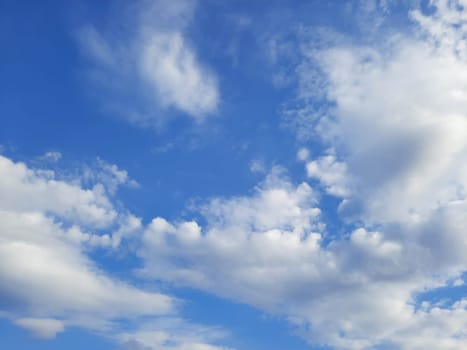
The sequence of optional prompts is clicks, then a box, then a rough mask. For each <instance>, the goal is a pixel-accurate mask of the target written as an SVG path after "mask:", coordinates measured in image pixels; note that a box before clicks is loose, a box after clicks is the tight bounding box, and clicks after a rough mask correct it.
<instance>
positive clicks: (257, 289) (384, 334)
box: [140, 1, 467, 350]
mask: <svg viewBox="0 0 467 350" xmlns="http://www.w3.org/2000/svg"><path fill="white" fill-rule="evenodd" d="M431 5H432V6H433V11H434V13H433V14H426V13H424V12H423V11H422V10H416V11H411V12H410V13H409V15H410V16H411V18H413V19H414V21H415V22H414V25H413V26H414V27H413V28H414V34H413V35H406V34H404V35H402V34H397V35H395V36H393V34H391V35H389V36H388V38H387V40H386V41H385V42H384V44H382V45H377V44H375V45H371V46H368V45H361V46H352V45H337V46H333V47H326V48H320V49H319V50H316V49H314V50H313V51H312V52H305V56H304V60H305V63H303V64H302V65H301V66H300V72H302V71H303V70H306V64H307V63H306V60H308V59H309V58H310V57H312V64H316V62H318V63H319V64H320V69H321V70H322V73H323V74H324V76H323V79H324V80H325V82H324V83H323V84H322V86H323V87H324V88H325V90H324V92H325V96H324V98H325V99H326V101H327V102H328V105H329V106H331V108H329V109H328V110H326V111H324V112H323V110H322V109H321V110H318V111H316V110H315V109H314V106H313V105H312V104H307V103H306V104H305V106H304V109H303V110H302V111H301V112H303V113H314V116H313V118H308V119H306V120H307V121H312V123H311V124H310V125H308V128H313V129H314V131H315V133H316V134H318V135H320V136H321V141H322V143H323V144H324V145H325V147H332V148H333V149H334V153H330V154H323V155H321V156H318V157H311V156H310V155H309V154H305V152H301V155H300V156H299V158H300V159H301V160H302V161H305V162H306V170H307V174H308V175H309V176H310V177H311V178H313V179H316V180H318V181H319V183H320V184H321V185H322V188H323V190H324V191H326V192H328V193H329V194H332V195H336V196H338V197H344V199H343V200H342V202H341V205H340V207H339V213H338V214H340V215H342V217H344V218H346V219H347V220H348V221H347V222H349V225H348V226H347V227H344V228H343V229H344V230H345V232H344V234H342V235H338V237H337V238H336V236H335V235H333V232H329V231H328V230H327V229H326V225H325V215H322V216H321V214H320V213H321V211H320V209H319V206H320V204H319V188H318V189H315V190H313V189H312V188H311V187H310V186H309V185H308V184H306V183H302V184H299V185H294V184H293V183H292V182H290V181H289V180H288V179H287V178H286V177H284V176H283V174H282V175H277V173H274V172H273V174H272V175H270V176H269V177H268V178H267V180H266V181H265V183H263V184H261V185H259V186H258V187H257V188H256V189H255V192H254V193H253V194H252V195H251V196H245V197H234V198H231V199H222V198H219V199H214V200H212V201H211V202H210V203H209V204H208V205H206V206H205V207H203V208H201V209H200V212H201V213H202V214H203V215H204V217H203V221H202V222H204V224H203V225H201V224H200V222H201V221H200V222H195V221H189V222H185V221H181V222H168V221H166V220H165V219H163V218H156V219H154V220H153V222H152V223H151V224H150V225H149V226H148V227H147V229H146V232H145V234H144V238H143V242H144V246H143V247H142V248H141V249H140V256H141V257H142V258H143V259H144V260H145V262H146V264H145V267H144V269H143V270H142V271H141V274H142V275H143V276H146V277H148V278H156V279H162V280H166V281H170V282H173V283H176V284H178V285H189V286H192V287H196V288H201V289H204V290H207V291H210V292H213V293H216V294H218V295H221V296H224V297H228V298H230V299H232V300H236V301H240V302H244V303H248V304H250V305H253V306H255V307H258V308H260V309H262V310H266V311H268V312H271V313H275V314H280V315H283V316H285V317H287V318H288V319H289V320H290V322H292V323H293V324H296V325H297V327H300V332H301V333H302V334H303V336H304V337H306V338H307V339H308V340H309V341H310V342H312V343H315V344H324V345H327V346H330V347H332V348H336V349H356V350H361V349H375V348H384V349H386V348H388V349H393V348H394V349H426V348H436V349H443V350H444V349H459V348H463V347H466V346H467V334H466V333H465V329H466V327H467V323H466V321H467V310H466V301H465V299H455V298H454V299H453V300H450V301H448V302H445V303H438V302H437V301H436V298H435V299H428V300H427V299H424V292H426V291H433V290H435V289H436V288H440V287H443V288H449V286H451V284H452V281H453V280H457V279H458V278H459V276H460V275H461V274H462V273H463V272H465V271H466V270H467V259H466V256H467V255H466V254H465V252H466V251H467V245H466V241H465V239H464V231H465V227H466V225H467V221H466V220H467V219H466V216H465V211H466V210H467V196H466V191H465V188H466V185H467V184H466V182H465V179H466V178H467V176H466V175H467V174H466V166H465V164H467V162H466V161H467V159H466V157H467V143H466V142H467V141H466V140H467V115H466V112H465V111H466V110H467V105H466V103H467V102H466V101H467V99H466V98H464V97H465V96H464V95H465V92H466V91H467V85H466V84H465V82H466V81H467V79H466V78H467V77H466V76H465V75H466V74H467V63H466V59H465V57H464V54H463V51H462V50H461V49H460V48H462V47H463V46H462V45H463V44H465V42H464V39H463V38H464V31H465V29H464V25H463V21H464V19H463V18H464V16H465V10H464V7H463V5H465V4H463V3H462V2H461V1H432V2H431ZM306 47H307V46H306V45H304V49H306ZM310 69H314V70H315V67H311V68H310ZM315 71H316V70H315ZM299 79H300V77H299ZM306 86H307V84H299V87H301V88H305V87H306ZM299 95H301V96H308V97H307V99H309V100H308V101H311V103H312V102H313V97H309V94H307V92H306V91H303V92H302V91H299ZM319 108H322V104H320V105H319Z"/></svg>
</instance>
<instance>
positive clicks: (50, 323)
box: [15, 318, 65, 339]
mask: <svg viewBox="0 0 467 350" xmlns="http://www.w3.org/2000/svg"><path fill="white" fill-rule="evenodd" d="M15 324H16V325H18V326H21V327H23V328H26V329H28V330H29V331H31V332H32V333H33V334H34V335H35V336H37V337H38V338H44V339H47V338H55V336H56V335H57V333H60V332H63V330H64V329H65V327H64V325H63V323H62V322H61V321H58V320H54V319H50V318H20V319H17V320H15Z"/></svg>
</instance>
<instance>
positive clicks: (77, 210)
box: [0, 156, 222, 350]
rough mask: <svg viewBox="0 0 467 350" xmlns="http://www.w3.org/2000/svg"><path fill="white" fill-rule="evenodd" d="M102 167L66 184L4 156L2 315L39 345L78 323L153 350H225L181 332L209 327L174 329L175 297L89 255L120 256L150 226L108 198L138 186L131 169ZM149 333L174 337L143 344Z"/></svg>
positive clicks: (0, 163) (0, 184) (0, 168)
mask: <svg viewBox="0 0 467 350" xmlns="http://www.w3.org/2000/svg"><path fill="white" fill-rule="evenodd" d="M98 165H100V166H99V167H98V169H92V168H89V167H86V168H85V170H86V171H85V172H84V173H83V178H79V179H69V178H68V177H67V176H63V177H64V178H67V180H63V179H62V180H60V179H57V177H58V176H57V175H56V174H55V173H54V172H52V171H48V170H39V169H33V168H30V167H28V166H27V165H26V164H24V163H19V162H14V161H12V160H10V159H8V158H6V157H3V156H0V194H1V195H0V198H1V199H0V316H1V317H2V318H7V319H9V320H11V321H12V322H13V323H14V324H15V325H17V326H20V327H23V328H25V329H27V330H29V331H30V332H31V333H32V334H33V335H34V336H36V337H39V338H54V337H55V335H56V334H57V333H60V332H63V331H65V329H66V328H67V327H70V326H78V327H82V328H85V329H88V330H90V331H93V332H96V333H99V334H104V335H105V336H107V337H111V338H113V339H115V341H117V342H120V343H122V344H126V343H127V342H129V341H130V340H132V341H135V342H137V344H139V343H142V344H144V346H145V349H188V348H196V347H197V348H199V349H213V350H214V349H222V348H220V347H219V348H218V347H215V346H211V345H209V344H208V343H209V341H208V340H211V339H213V338H212V337H209V338H208V337H205V336H201V335H199V336H198V337H194V336H192V337H189V336H188V335H187V334H184V333H181V332H180V330H179V328H181V326H182V325H184V327H185V328H189V329H190V331H191V333H190V334H191V335H192V334H196V332H198V331H199V332H201V330H202V329H207V328H206V327H204V328H203V327H202V326H197V325H190V324H187V323H184V322H183V321H182V320H179V319H178V321H177V323H176V324H175V323H174V322H171V323H169V322H167V320H168V316H170V315H174V314H175V313H176V312H177V310H178V307H177V305H178V304H179V301H178V300H177V299H176V298H174V297H171V296H169V295H166V294H162V293H160V292H157V291H154V290H152V291H148V290H142V289H139V288H137V287H136V286H134V285H133V284H132V283H131V282H129V281H128V282H126V281H122V280H120V279H117V278H115V277H113V276H112V275H111V273H109V272H106V271H104V270H103V269H102V268H100V267H99V265H98V264H97V263H96V262H95V261H94V260H93V259H92V258H91V257H90V254H89V253H91V252H93V251H94V249H96V248H98V249H112V250H109V251H108V253H110V254H111V253H112V252H113V251H114V250H116V249H118V248H119V246H120V245H121V244H122V242H123V241H124V239H129V238H130V237H135V233H137V232H138V231H140V230H141V229H142V225H141V220H140V219H139V218H137V217H135V216H133V215H131V214H129V213H126V212H125V211H123V210H122V209H120V210H117V209H116V208H115V207H114V205H113V204H112V201H111V198H110V197H109V196H108V194H109V193H110V194H113V193H114V192H115V187H116V186H117V185H119V184H122V183H125V182H127V181H130V180H129V178H128V176H127V174H126V172H125V171H123V170H120V169H118V168H117V167H116V166H114V165H110V164H107V163H105V162H102V161H99V162H98ZM98 180H103V182H102V183H100V184H95V181H98ZM83 183H94V184H95V185H94V186H93V187H92V188H91V189H86V188H83V187H82V186H83ZM109 188H110V189H109ZM120 272H121V271H120ZM172 317H173V316H172ZM159 318H163V319H164V322H162V321H159V322H157V320H158V319H159ZM151 320H153V323H151V324H149V323H148V322H149V321H151ZM122 321H123V322H122ZM127 321H129V322H131V324H132V328H131V332H132V333H128V332H129V330H128V329H127V328H126V326H125V322H127ZM162 325H164V326H162ZM145 332H146V333H147V334H159V333H160V334H164V336H165V338H166V340H163V341H162V340H161V341H160V342H156V343H151V342H150V341H149V340H147V341H145V342H144V341H142V340H141V339H143V340H144V339H146V338H145V337H144V334H146V333H145ZM205 333H207V331H206V332H205ZM218 333H220V331H219V330H218ZM199 334H201V333H199ZM219 338H220V337H219ZM215 340H217V339H215ZM174 344H175V345H174ZM210 346H211V347H210ZM130 348H131V347H130Z"/></svg>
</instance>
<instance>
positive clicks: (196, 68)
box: [79, 0, 220, 125]
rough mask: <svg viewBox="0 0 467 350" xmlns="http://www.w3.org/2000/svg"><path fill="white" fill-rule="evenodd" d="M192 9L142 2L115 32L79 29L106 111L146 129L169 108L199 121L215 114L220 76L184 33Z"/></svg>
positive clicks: (189, 4)
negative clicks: (145, 126) (205, 62)
mask: <svg viewBox="0 0 467 350" xmlns="http://www.w3.org/2000/svg"><path fill="white" fill-rule="evenodd" d="M194 7H195V2H194V1H189V0H177V1H162V0H161V1H158V0H154V1H139V2H137V3H135V4H133V5H132V7H130V8H129V9H127V10H126V11H122V13H121V15H120V16H119V17H118V16H117V18H114V19H113V20H114V21H115V22H116V23H118V25H119V28H118V30H117V29H116V30H115V32H103V31H99V30H97V29H95V27H93V26H89V25H88V26H87V27H84V28H83V29H82V30H81V32H80V34H79V40H80V43H81V46H82V47H83V48H84V51H85V52H86V53H87V55H88V56H89V57H90V58H91V59H92V61H94V63H95V68H94V70H93V71H92V73H91V76H92V79H93V80H94V81H95V82H97V83H98V84H99V85H102V87H103V88H104V91H103V93H104V95H108V96H107V102H106V106H107V107H108V108H110V109H113V110H116V111H117V112H119V113H120V114H123V115H124V116H125V117H126V118H127V119H129V120H130V121H133V122H136V123H140V124H144V125H155V124H156V125H157V124H159V123H160V122H161V119H163V118H162V115H164V114H167V113H163V111H162V110H165V109H167V108H173V109H176V110H178V111H181V112H183V113H185V114H186V115H188V116H190V117H192V118H193V119H194V120H196V121H202V120H204V119H205V118H206V117H207V116H209V115H212V114H214V113H215V112H216V111H217V109H218V106H219V100H220V97H219V88H218V82H217V77H216V75H215V74H214V73H213V72H212V71H211V70H210V69H209V68H207V67H206V66H205V65H204V64H202V63H201V62H200V61H199V59H198V57H197V54H196V52H195V49H194V48H193V46H192V45H191V44H190V42H189V40H188V36H187V32H186V27H187V24H188V23H189V22H190V21H191V18H192V16H193V11H194ZM122 28H123V31H122Z"/></svg>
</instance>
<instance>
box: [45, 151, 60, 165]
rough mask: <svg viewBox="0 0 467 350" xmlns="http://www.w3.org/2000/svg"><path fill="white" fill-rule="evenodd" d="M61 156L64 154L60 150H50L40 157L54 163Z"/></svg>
mask: <svg viewBox="0 0 467 350" xmlns="http://www.w3.org/2000/svg"><path fill="white" fill-rule="evenodd" d="M61 158H62V154H61V153H60V152H58V151H49V152H46V153H45V154H44V155H42V156H41V157H39V159H40V160H45V161H49V162H52V163H56V162H58V161H59V160H60V159H61Z"/></svg>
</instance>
